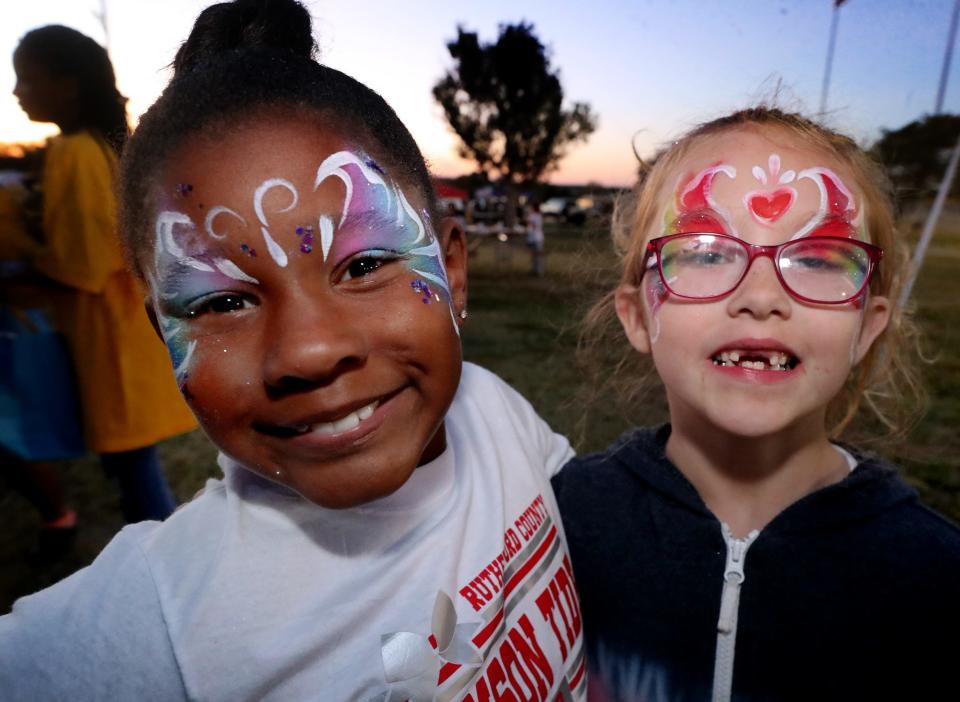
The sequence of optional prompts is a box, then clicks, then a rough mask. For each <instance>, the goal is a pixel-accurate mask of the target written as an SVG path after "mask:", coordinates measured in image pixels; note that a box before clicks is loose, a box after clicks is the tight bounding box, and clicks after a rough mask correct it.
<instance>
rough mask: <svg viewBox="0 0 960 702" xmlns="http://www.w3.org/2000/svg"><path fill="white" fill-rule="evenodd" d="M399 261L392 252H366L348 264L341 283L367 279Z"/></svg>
mask: <svg viewBox="0 0 960 702" xmlns="http://www.w3.org/2000/svg"><path fill="white" fill-rule="evenodd" d="M398 259H399V256H398V255H397V254H395V253H393V252H391V251H364V252H363V253H361V254H358V255H357V256H355V257H354V258H352V259H351V260H350V262H349V263H347V265H346V267H345V268H344V270H343V276H341V278H340V282H343V283H345V282H347V281H349V280H355V279H360V278H365V277H367V276H368V275H370V274H371V273H373V272H375V271H377V270H379V269H381V268H383V267H384V266H386V265H388V264H390V263H393V262H394V261H396V260H398Z"/></svg>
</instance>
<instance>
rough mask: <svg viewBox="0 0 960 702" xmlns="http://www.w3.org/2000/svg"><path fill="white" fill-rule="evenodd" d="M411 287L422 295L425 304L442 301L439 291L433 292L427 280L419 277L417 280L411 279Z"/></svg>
mask: <svg viewBox="0 0 960 702" xmlns="http://www.w3.org/2000/svg"><path fill="white" fill-rule="evenodd" d="M410 287H411V288H413V291H414V292H415V293H417V295H420V296H421V298H420V299H421V302H423V304H425V305H429V304H430V303H431V302H434V301H435V302H440V296H439V295H437V293H435V292H433V290H431V289H430V285H429V284H428V283H427V281H425V280H421V279H420V278H417V279H416V280H413V281H410Z"/></svg>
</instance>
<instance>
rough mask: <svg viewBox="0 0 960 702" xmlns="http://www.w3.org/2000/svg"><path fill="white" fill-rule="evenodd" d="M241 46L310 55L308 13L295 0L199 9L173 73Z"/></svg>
mask: <svg viewBox="0 0 960 702" xmlns="http://www.w3.org/2000/svg"><path fill="white" fill-rule="evenodd" d="M238 49H240V50H242V49H252V50H257V49H261V50H263V49H266V50H274V51H288V52H290V53H292V54H295V55H297V56H301V57H303V58H308V59H312V58H313V56H314V52H315V51H316V43H315V42H314V40H313V34H312V28H311V19H310V13H309V12H308V11H307V8H305V7H304V6H303V5H302V4H300V3H299V2H297V0H234V1H233V2H221V3H218V4H216V5H211V6H210V7H208V8H206V9H205V10H204V11H203V12H201V13H200V15H199V17H197V21H196V22H194V24H193V29H192V30H191V31H190V36H189V37H187V40H186V41H185V42H183V44H182V45H181V46H180V49H179V50H178V51H177V56H176V58H174V60H173V68H174V71H175V72H176V73H180V72H182V71H188V70H190V69H192V68H194V67H196V66H198V65H200V64H202V63H205V62H207V61H210V60H212V59H214V58H215V57H216V56H217V55H219V54H223V53H227V52H231V51H236V50H238Z"/></svg>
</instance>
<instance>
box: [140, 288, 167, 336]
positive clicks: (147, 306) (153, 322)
mask: <svg viewBox="0 0 960 702" xmlns="http://www.w3.org/2000/svg"><path fill="white" fill-rule="evenodd" d="M143 311H144V312H146V313H147V319H149V320H150V326H151V327H153V331H155V332H156V333H157V336H159V337H160V341H164V339H163V334H161V333H160V323H159V322H158V321H157V311H156V310H155V309H154V307H153V300H151V299H150V298H149V297H145V298H143ZM164 343H166V342H164Z"/></svg>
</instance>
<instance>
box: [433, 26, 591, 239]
mask: <svg viewBox="0 0 960 702" xmlns="http://www.w3.org/2000/svg"><path fill="white" fill-rule="evenodd" d="M499 33H500V36H499V37H498V38H497V41H496V42H495V43H493V44H481V43H480V40H479V38H478V37H477V34H476V33H475V32H467V31H464V29H463V28H462V27H458V28H457V38H456V40H455V41H452V42H450V43H449V44H447V49H449V51H450V56H451V57H452V58H453V60H454V67H453V68H452V69H450V70H449V71H448V72H447V74H446V75H445V76H444V77H443V78H442V79H441V80H440V81H439V82H438V83H437V84H436V85H435V86H434V88H433V95H434V97H435V98H436V100H437V102H439V103H440V105H441V106H442V107H443V109H444V112H445V113H446V116H447V120H448V121H449V123H450V126H451V127H452V128H453V130H454V131H455V132H456V133H457V136H459V137H460V141H461V144H460V150H459V151H460V155H461V156H463V157H464V158H468V159H471V160H473V161H474V162H476V164H477V168H478V169H479V170H480V171H482V172H484V173H486V174H487V176H488V177H490V178H491V180H499V181H500V182H502V183H503V184H504V186H505V188H506V192H507V197H508V206H507V213H506V218H507V224H508V225H512V224H513V222H514V216H515V213H516V203H517V196H518V192H519V188H524V187H529V186H530V185H533V184H534V183H536V182H537V181H538V180H539V179H540V178H541V177H542V176H544V175H545V174H547V173H549V172H551V171H552V170H554V169H556V167H557V164H558V163H559V161H560V159H561V158H563V156H564V155H565V153H566V150H567V148H568V147H569V146H570V145H572V144H574V143H576V142H580V141H586V139H587V137H588V136H589V135H590V134H591V133H592V132H593V130H594V129H595V128H596V117H595V116H594V115H593V114H592V113H591V112H590V106H589V105H587V104H586V103H582V102H575V103H574V104H573V106H572V107H571V108H569V109H566V110H565V109H564V108H563V87H562V86H561V85H560V76H559V73H558V72H557V71H556V70H554V69H553V68H552V67H551V65H550V58H549V56H548V55H547V51H546V49H545V47H544V46H543V44H541V43H540V40H539V39H537V37H536V35H535V34H534V30H533V25H532V24H527V23H520V24H506V25H501V26H500V32H499Z"/></svg>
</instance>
